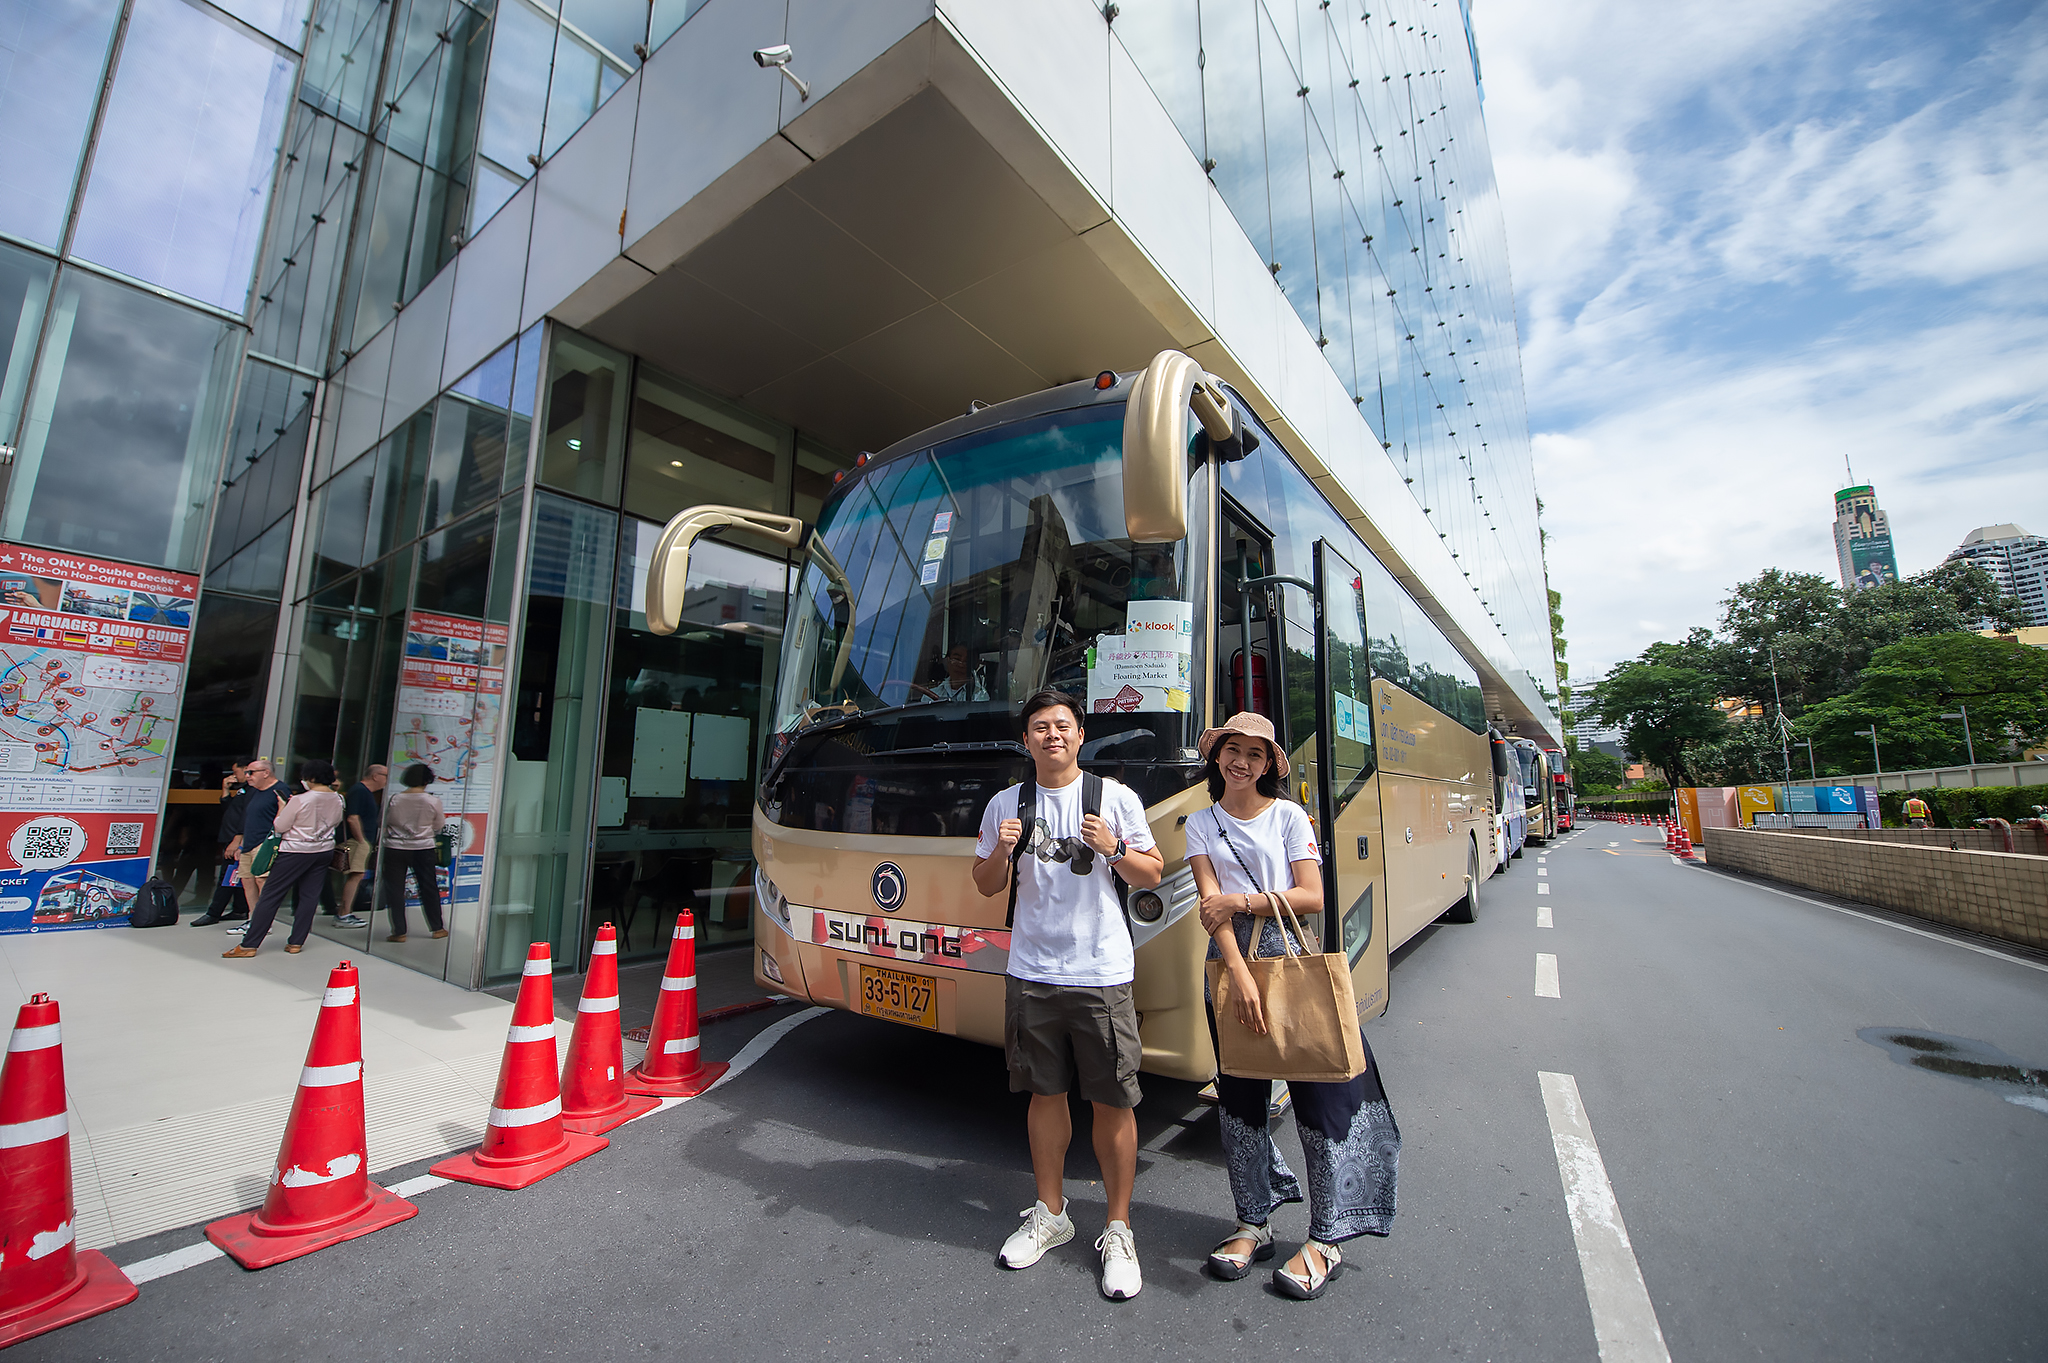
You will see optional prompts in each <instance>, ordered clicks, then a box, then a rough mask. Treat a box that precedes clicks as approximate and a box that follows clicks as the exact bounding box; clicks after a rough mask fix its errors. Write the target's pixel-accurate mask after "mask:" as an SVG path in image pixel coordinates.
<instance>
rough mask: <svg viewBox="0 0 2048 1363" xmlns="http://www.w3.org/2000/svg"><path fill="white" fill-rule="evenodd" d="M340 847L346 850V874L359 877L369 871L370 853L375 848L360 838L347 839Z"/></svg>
mask: <svg viewBox="0 0 2048 1363" xmlns="http://www.w3.org/2000/svg"><path fill="white" fill-rule="evenodd" d="M342 846H343V847H345V848H347V849H348V874H350V875H352V876H356V875H361V874H362V873H363V872H365V871H367V870H369V869H370V853H372V852H374V851H376V850H377V849H376V848H374V847H372V846H371V845H370V844H369V843H368V842H365V841H364V840H363V839H361V838H349V839H347V840H346V841H344V842H343V843H342Z"/></svg>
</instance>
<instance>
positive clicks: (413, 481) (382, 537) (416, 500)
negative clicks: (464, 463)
mask: <svg viewBox="0 0 2048 1363" xmlns="http://www.w3.org/2000/svg"><path fill="white" fill-rule="evenodd" d="M433 430H434V410H433V408H431V407H429V408H426V409H424V410H422V411H418V412H415V413H413V415H412V419H411V420H410V421H407V422H406V423H405V424H404V425H403V426H400V427H399V428H398V429H397V430H395V431H393V432H392V433H391V434H390V435H388V436H386V437H385V439H384V443H383V445H382V446H380V447H379V449H380V451H381V458H380V460H379V464H378V470H377V489H376V492H375V494H374V495H373V496H372V498H371V500H370V544H369V549H368V551H367V554H368V557H370V558H375V557H377V556H378V555H379V554H386V553H389V552H390V551H391V550H393V549H395V548H397V547H398V546H399V545H401V544H404V543H406V542H407V541H409V540H411V539H413V538H414V537H415V536H417V535H418V534H419V533H420V512H421V509H422V508H423V507H424V506H425V504H426V487H427V466H428V464H429V462H430V461H431V460H432V457H433V450H432V442H433Z"/></svg>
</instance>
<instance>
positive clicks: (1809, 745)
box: [1792, 738, 1820, 782]
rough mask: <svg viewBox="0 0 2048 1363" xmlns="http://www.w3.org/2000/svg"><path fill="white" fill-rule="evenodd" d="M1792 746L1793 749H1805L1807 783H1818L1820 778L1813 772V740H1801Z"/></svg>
mask: <svg viewBox="0 0 2048 1363" xmlns="http://www.w3.org/2000/svg"><path fill="white" fill-rule="evenodd" d="M1792 746H1793V747H1795V748H1804V749H1806V779H1807V780H1809V781H1816V782H1817V781H1819V780H1820V776H1819V775H1818V774H1817V773H1816V772H1815V771H1814V768H1813V740H1812V739H1810V738H1802V739H1800V740H1799V741H1798V742H1797V743H1794V744H1793V745H1792Z"/></svg>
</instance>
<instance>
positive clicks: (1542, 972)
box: [1536, 951, 1564, 999]
mask: <svg viewBox="0 0 2048 1363" xmlns="http://www.w3.org/2000/svg"><path fill="white" fill-rule="evenodd" d="M1536 997H1537V998H1539V999H1561V998H1563V997H1564V995H1562V994H1560V993H1558V992H1557V957H1555V956H1553V955H1551V954H1550V953H1549V952H1547V951H1539V952H1537V953H1536Z"/></svg>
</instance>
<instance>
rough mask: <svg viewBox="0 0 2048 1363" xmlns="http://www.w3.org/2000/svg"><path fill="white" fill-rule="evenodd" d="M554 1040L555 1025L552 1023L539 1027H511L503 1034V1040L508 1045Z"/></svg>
mask: <svg viewBox="0 0 2048 1363" xmlns="http://www.w3.org/2000/svg"><path fill="white" fill-rule="evenodd" d="M554 1039H555V1024H554V1023H552V1022H550V1023H547V1024H545V1025H543V1026H540V1027H513V1028H511V1029H509V1030H508V1031H507V1032H506V1033H505V1040H506V1042H507V1043H508V1044H516V1043H518V1042H521V1041H553V1040H554Z"/></svg>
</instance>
